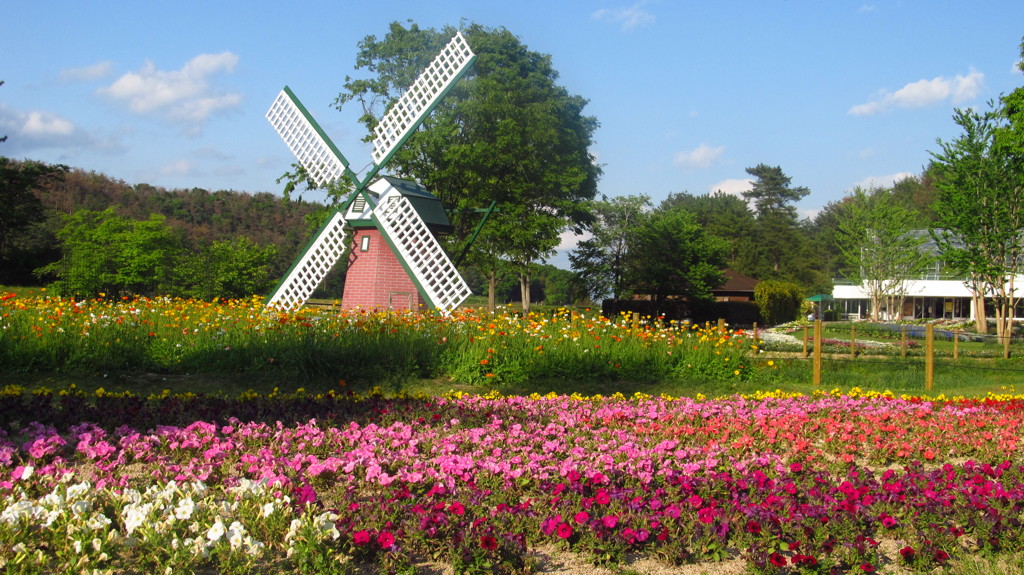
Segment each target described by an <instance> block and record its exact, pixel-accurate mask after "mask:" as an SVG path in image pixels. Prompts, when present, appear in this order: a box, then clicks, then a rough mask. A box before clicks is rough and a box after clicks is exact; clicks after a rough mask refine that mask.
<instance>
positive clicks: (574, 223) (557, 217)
mask: <svg viewBox="0 0 1024 575" xmlns="http://www.w3.org/2000/svg"><path fill="white" fill-rule="evenodd" d="M461 31H462V34H463V35H464V36H465V38H466V40H467V41H468V42H469V44H470V46H471V47H472V48H473V51H474V52H475V53H476V54H477V59H476V62H475V63H474V65H473V67H472V68H471V69H470V71H469V72H468V74H467V75H466V76H465V77H464V78H463V79H462V80H461V81H460V82H459V83H458V84H456V85H455V87H454V88H453V89H452V91H451V92H449V94H448V95H447V96H446V97H445V98H444V99H443V100H442V101H441V103H440V105H439V106H438V107H437V109H435V111H434V113H433V114H432V115H431V117H430V118H428V119H427V120H426V121H425V122H424V124H423V126H422V128H421V129H420V130H419V131H417V133H416V134H414V135H413V136H412V137H411V138H410V139H409V141H408V142H407V143H406V145H405V146H403V148H402V149H401V150H399V151H398V153H397V154H396V155H395V156H394V158H393V160H392V164H391V165H390V166H389V167H388V168H387V169H389V170H391V171H392V172H395V173H398V174H400V175H403V176H406V177H411V178H413V179H416V180H418V181H419V182H420V183H422V184H423V185H424V186H426V187H427V189H429V190H430V191H431V192H433V193H434V194H435V195H437V196H438V198H440V199H441V201H442V202H443V203H444V204H445V206H446V207H447V208H449V209H451V210H455V211H456V212H455V213H456V215H455V217H453V225H454V226H455V229H456V233H455V234H453V237H452V239H451V247H453V248H455V249H459V248H461V242H463V241H464V240H465V239H466V238H467V237H468V236H469V232H470V230H471V229H472V228H473V227H474V226H475V225H476V222H477V220H476V218H477V217H478V216H477V215H475V214H469V213H468V212H466V213H464V212H462V210H470V209H473V208H482V207H485V206H487V205H488V204H489V203H490V202H491V201H497V202H498V204H499V209H500V211H499V212H498V213H497V214H495V215H494V216H492V218H491V220H490V221H488V223H487V225H486V226H485V228H484V229H483V232H482V234H481V236H480V240H479V249H474V250H473V251H472V252H471V254H470V256H469V258H468V262H469V263H470V264H471V265H474V266H475V267H477V268H478V269H479V270H480V272H481V273H482V274H483V275H485V276H489V277H490V278H491V279H492V283H491V285H493V280H494V278H495V277H496V275H497V274H498V272H499V271H500V270H501V268H502V267H503V266H505V265H508V263H509V262H510V263H511V265H512V266H513V268H514V269H515V271H516V272H517V273H518V274H519V275H520V284H521V286H522V288H523V295H524V301H523V304H524V307H526V308H528V307H529V284H530V273H531V269H532V266H533V265H534V264H535V263H536V262H538V261H543V260H544V259H546V258H547V257H549V256H550V255H551V254H552V253H554V250H555V248H556V247H557V246H558V243H559V234H560V233H562V232H564V231H566V230H569V229H577V230H579V229H583V228H584V227H585V226H586V225H587V224H588V223H589V222H590V216H589V214H588V213H587V211H586V209H585V206H586V201H587V200H592V199H593V198H594V196H595V195H596V193H597V181H598V178H599V177H600V174H601V169H600V167H599V166H598V164H597V163H596V161H595V159H594V157H593V155H592V154H591V153H590V151H589V150H590V146H591V144H592V141H593V134H594V131H595V130H596V129H597V127H598V122H597V120H596V119H595V118H593V117H592V116H588V115H586V114H585V113H584V108H585V107H586V105H587V100H586V99H584V98H582V97H580V96H577V95H573V94H570V93H569V92H568V91H567V90H566V89H565V88H564V87H562V86H559V85H558V83H557V80H558V72H557V71H556V70H555V69H554V66H553V65H552V61H551V56H549V55H547V54H541V53H538V52H534V51H531V50H530V49H529V48H528V47H527V46H525V45H524V44H523V43H522V42H521V41H520V39H519V38H518V37H516V36H515V35H513V34H512V33H511V32H509V31H508V30H506V29H505V28H487V27H484V26H480V25H478V24H469V25H466V26H463V28H462V30H461ZM454 33H455V29H453V28H450V27H449V28H445V29H443V30H435V29H424V28H420V27H419V26H417V25H415V24H410V25H408V26H403V25H402V24H399V23H397V22H396V23H393V24H391V27H390V29H389V32H388V34H387V35H386V36H385V37H384V38H383V39H378V38H376V37H375V36H367V37H366V38H365V39H363V40H362V41H361V42H360V43H359V48H360V51H359V55H358V57H357V61H356V67H357V69H365V70H367V71H368V72H370V76H369V77H368V78H360V79H353V78H346V82H345V85H344V91H343V92H341V94H340V95H339V96H338V98H337V100H336V105H337V106H338V107H339V108H341V107H344V106H346V105H349V104H351V103H359V104H360V105H361V106H362V111H363V117H362V118H363V122H364V123H365V125H366V127H367V129H368V131H369V130H372V128H373V127H374V126H375V125H376V123H377V121H378V118H379V117H380V116H381V115H382V114H383V112H384V110H386V109H387V107H388V106H390V105H392V104H393V103H394V102H395V101H396V100H397V98H398V97H399V96H400V94H401V93H402V91H403V90H404V89H405V88H406V87H407V86H409V85H410V84H411V83H412V81H413V79H414V78H415V77H416V75H417V74H418V73H419V72H420V71H421V70H422V69H423V68H424V67H425V66H426V65H427V64H428V63H429V62H430V60H431V59H432V58H433V57H434V55H435V54H437V52H438V51H439V50H440V48H441V47H442V46H443V45H444V44H445V43H446V42H447V41H448V40H449V39H450V38H451V36H452V35H453V34H454ZM368 139H369V136H368Z"/></svg>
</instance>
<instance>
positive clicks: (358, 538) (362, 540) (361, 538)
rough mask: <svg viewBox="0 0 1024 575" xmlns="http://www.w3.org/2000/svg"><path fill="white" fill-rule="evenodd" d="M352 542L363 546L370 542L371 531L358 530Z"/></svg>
mask: <svg viewBox="0 0 1024 575" xmlns="http://www.w3.org/2000/svg"><path fill="white" fill-rule="evenodd" d="M352 542H353V543H355V544H356V545H359V546H363V545H366V544H367V543H369V542H370V532H369V531H366V530H362V531H356V532H355V533H353V534H352Z"/></svg>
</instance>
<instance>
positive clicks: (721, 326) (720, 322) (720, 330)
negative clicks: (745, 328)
mask: <svg viewBox="0 0 1024 575" xmlns="http://www.w3.org/2000/svg"><path fill="white" fill-rule="evenodd" d="M718 335H725V318H724V317H720V318H718Z"/></svg>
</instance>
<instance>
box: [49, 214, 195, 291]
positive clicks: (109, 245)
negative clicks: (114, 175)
mask: <svg viewBox="0 0 1024 575" xmlns="http://www.w3.org/2000/svg"><path fill="white" fill-rule="evenodd" d="M57 237H58V239H59V240H60V243H61V248H62V251H63V257H62V258H61V259H60V261H57V262H55V263H53V264H50V265H48V266H45V267H44V268H43V269H41V270H40V272H41V273H45V274H54V275H56V276H57V278H58V279H57V281H56V282H54V284H53V288H54V290H55V291H56V292H57V293H59V294H61V295H65V296H84V297H94V296H97V295H100V294H104V295H106V296H108V297H113V296H119V295H146V296H154V295H160V294H162V293H163V292H164V290H166V289H167V286H168V283H169V281H170V278H171V276H172V272H173V270H174V263H175V260H176V259H177V257H178V256H179V254H180V252H181V241H180V238H179V236H178V235H177V234H176V233H175V232H174V230H173V229H171V228H170V227H168V226H167V224H166V221H165V218H164V217H163V216H159V215H155V214H154V215H151V216H150V217H149V219H147V220H143V221H138V220H132V219H129V218H126V217H124V216H121V215H118V214H117V212H116V211H115V209H114V208H113V207H110V208H107V209H106V210H103V211H101V212H96V211H92V210H78V211H77V212H75V213H73V214H69V215H67V216H65V217H64V227H63V228H61V230H60V231H59V232H58V233H57Z"/></svg>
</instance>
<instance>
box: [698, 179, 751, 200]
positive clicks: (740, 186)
mask: <svg viewBox="0 0 1024 575" xmlns="http://www.w3.org/2000/svg"><path fill="white" fill-rule="evenodd" d="M752 189H754V180H751V179H749V178H746V179H742V180H722V181H721V182H718V183H717V184H714V185H712V186H711V187H709V188H708V193H709V194H714V193H715V192H722V193H723V194H729V195H732V196H740V197H743V192H749V191H750V190H752Z"/></svg>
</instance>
